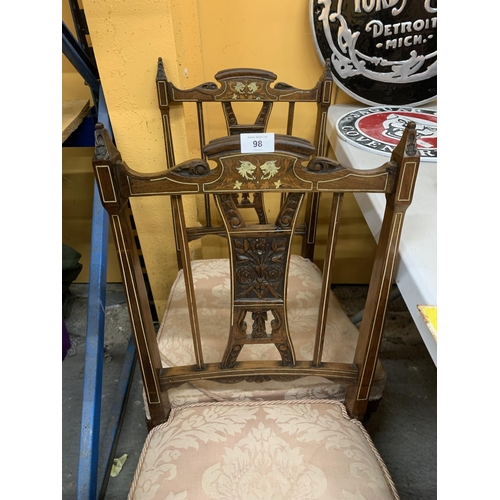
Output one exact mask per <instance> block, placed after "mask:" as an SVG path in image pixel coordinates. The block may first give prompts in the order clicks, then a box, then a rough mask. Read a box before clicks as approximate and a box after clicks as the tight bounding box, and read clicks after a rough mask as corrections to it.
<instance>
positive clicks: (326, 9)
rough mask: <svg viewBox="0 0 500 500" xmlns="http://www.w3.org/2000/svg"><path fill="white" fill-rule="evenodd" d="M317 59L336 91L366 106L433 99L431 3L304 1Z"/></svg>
mask: <svg viewBox="0 0 500 500" xmlns="http://www.w3.org/2000/svg"><path fill="white" fill-rule="evenodd" d="M309 17H310V21H311V29H312V32H313V36H314V42H315V45H316V50H317V52H318V56H319V57H320V59H321V60H322V61H323V63H324V62H325V60H326V59H330V61H331V69H332V73H333V77H334V79H335V81H336V83H337V85H338V86H339V87H340V88H341V89H342V90H344V91H345V92H346V93H347V94H349V95H350V96H351V97H354V98H355V99H356V100H358V101H360V102H364V103H366V104H370V105H383V104H386V105H390V106H405V105H406V106H418V105H421V104H425V103H428V102H431V101H433V100H435V99H436V96H437V0H336V1H333V0H310V8H309Z"/></svg>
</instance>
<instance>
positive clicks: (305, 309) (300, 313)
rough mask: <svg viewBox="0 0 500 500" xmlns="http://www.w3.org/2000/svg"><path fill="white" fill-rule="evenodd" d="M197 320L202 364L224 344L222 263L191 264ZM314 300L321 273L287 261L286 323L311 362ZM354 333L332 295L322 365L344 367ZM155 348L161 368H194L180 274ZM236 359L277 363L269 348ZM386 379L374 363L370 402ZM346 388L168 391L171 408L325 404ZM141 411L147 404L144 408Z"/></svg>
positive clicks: (296, 383) (307, 381)
mask: <svg viewBox="0 0 500 500" xmlns="http://www.w3.org/2000/svg"><path fill="white" fill-rule="evenodd" d="M191 265H192V266H191V267H192V273H193V283H194V287H195V294H196V303H197V309H198V318H199V321H200V323H201V324H202V325H203V337H202V349H203V352H204V357H205V361H206V362H207V363H215V362H217V361H219V360H220V359H221V358H222V354H223V352H224V349H225V347H226V342H227V338H226V336H225V335H223V334H222V335H221V332H227V331H229V323H230V313H231V297H230V284H231V276H230V267H229V260H228V259H207V260H198V261H193V262H192V263H191ZM320 295H321V271H320V270H319V269H318V268H317V266H316V265H315V264H313V263H312V262H311V261H310V260H309V259H305V258H303V257H300V256H298V255H291V258H290V270H289V275H288V321H289V324H290V336H291V338H292V342H293V345H294V346H295V350H296V356H297V359H299V360H300V359H302V360H307V359H311V357H312V353H313V350H314V338H315V332H316V326H317V322H318V304H319V300H320ZM358 333H359V332H358V329H357V328H356V326H354V325H353V324H352V323H351V321H350V320H349V318H348V317H347V315H346V314H345V313H344V312H343V310H342V307H341V306H340V304H339V302H338V301H337V299H336V298H335V296H334V295H333V293H331V296H330V301H329V309H328V319H327V325H326V337H325V346H324V350H323V360H324V361H325V362H341V363H350V362H351V360H352V359H353V357H354V351H355V349H356V343H357V340H358ZM158 348H159V350H160V355H161V361H162V365H163V366H164V367H173V366H185V365H192V364H194V363H195V355H194V351H193V341H192V336H191V328H190V322H189V308H188V306H187V298H186V288H185V285H184V274H183V272H182V271H180V272H179V274H178V276H177V279H176V280H175V282H174V284H173V286H172V290H171V292H170V297H169V300H168V302H167V307H166V311H165V314H164V316H163V320H162V322H161V325H160V329H159V332H158ZM238 359H239V360H240V361H252V360H265V359H276V360H278V359H280V356H279V354H278V351H277V350H276V348H275V347H274V345H273V344H255V345H247V346H245V347H244V348H243V349H242V351H241V354H240V356H239V358H238ZM384 383H385V373H384V369H383V367H382V364H381V363H380V362H379V363H378V366H377V370H376V372H375V378H374V380H373V385H372V389H371V392H370V399H371V400H376V399H379V398H381V397H382V392H383V389H384ZM346 390H347V383H345V382H342V381H341V382H332V381H329V380H327V379H324V378H322V377H316V376H309V377H305V378H300V379H297V380H293V381H284V382H282V381H277V380H270V381H267V382H260V383H255V382H246V381H244V380H241V381H239V382H238V383H237V384H227V383H220V382H217V381H213V380H203V381H196V382H189V383H186V384H183V385H182V386H180V387H175V388H172V389H170V390H169V399H170V404H171V405H172V406H173V407H175V406H179V405H183V404H186V403H198V402H209V401H231V400H280V399H302V398H318V399H323V398H328V399H339V400H344V399H345V394H346ZM146 407H147V406H146Z"/></svg>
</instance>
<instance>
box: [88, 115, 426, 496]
mask: <svg viewBox="0 0 500 500" xmlns="http://www.w3.org/2000/svg"><path fill="white" fill-rule="evenodd" d="M93 165H94V172H95V175H96V179H97V185H98V186H99V190H100V196H101V200H102V202H103V206H104V208H105V209H106V210H107V212H108V213H109V216H110V228H111V230H112V232H113V235H114V239H115V244H116V246H117V251H118V254H119V256H120V263H121V270H122V276H123V283H124V288H125V291H126V295H127V301H128V304H129V310H130V317H131V322H132V326H133V332H134V336H135V342H136V346H137V353H138V359H139V366H140V370H141V374H142V380H143V383H144V394H145V401H146V406H147V418H148V426H149V428H150V433H149V435H148V438H147V440H146V443H145V445H144V449H143V452H142V455H141V458H140V460H139V463H138V466H137V471H136V475H135V478H134V481H133V484H132V487H131V490H130V495H129V498H130V499H145V498H147V499H160V498H161V499H166V498H168V499H169V500H181V499H190V498H192V499H194V498H196V499H204V498H206V499H213V498H218V499H222V498H227V499H250V498H263V499H280V498H283V499H284V498H287V499H299V498H302V499H306V498H307V499H354V498H356V499H366V500H368V499H370V500H371V499H386V498H391V499H397V498H398V495H397V492H396V490H395V487H394V484H393V482H392V480H391V478H390V474H389V472H388V471H387V468H386V467H385V465H384V463H383V459H382V458H381V457H380V455H379V453H378V452H377V450H376V449H375V447H374V445H373V443H372V441H371V439H370V437H369V435H368V434H367V432H366V431H365V429H364V427H363V424H362V421H363V418H364V416H365V414H366V411H367V408H368V404H369V401H370V398H373V397H378V392H379V391H380V390H381V388H382V386H378V385H377V384H379V382H380V380H382V379H383V374H382V375H381V373H380V365H379V363H378V353H379V348H380V342H381V339H382V333H383V326H384V321H385V314H386V309H387V303H388V298H389V293H390V289H391V286H392V284H393V278H394V269H395V264H396V258H397V250H398V244H399V238H400V234H401V230H402V227H403V221H404V214H405V212H406V210H407V208H408V206H409V205H410V203H411V200H412V196H413V190H414V186H415V180H416V175H417V171H418V166H419V155H418V151H417V149H416V132H415V124H414V123H410V124H409V125H408V126H407V128H406V130H405V133H404V135H403V137H402V139H401V141H400V143H399V145H398V146H397V147H396V149H395V150H394V152H393V154H392V156H391V158H390V160H389V161H387V162H385V163H383V164H381V166H380V167H379V168H377V169H374V170H353V169H350V168H347V167H344V166H342V165H340V164H338V163H337V162H335V161H333V160H331V159H329V158H327V157H325V156H322V155H318V154H317V150H316V148H315V146H313V145H312V144H311V143H310V142H309V141H307V140H305V139H301V138H298V137H294V136H292V135H289V134H283V135H281V134H275V136H274V151H273V152H248V153H242V152H241V138H240V136H239V135H238V134H233V135H228V136H226V137H221V138H218V139H214V140H212V141H209V142H208V143H207V144H205V145H204V146H203V154H202V155H201V157H200V158H199V159H192V160H188V161H185V162H181V163H178V164H173V165H172V166H170V167H169V168H168V169H166V170H165V171H163V172H156V173H154V174H147V173H140V172H138V171H135V170H133V169H131V168H130V167H129V166H128V165H127V163H126V161H124V159H122V157H121V154H120V152H119V151H118V150H117V149H116V147H115V146H114V145H113V143H112V141H111V140H110V137H109V135H108V133H107V131H106V130H105V129H104V127H103V126H102V125H101V124H98V125H97V127H96V152H95V157H94V161H93ZM353 191H358V192H360V191H366V192H379V193H383V194H385V197H386V202H387V205H386V210H385V215H384V221H383V225H382V229H381V233H380V236H379V240H378V244H377V252H376V257H375V262H374V265H373V270H372V274H371V279H370V284H369V289H368V295H367V299H366V305H365V308H364V314H363V319H362V322H361V325H360V328H359V330H358V329H357V328H356V327H355V326H354V325H353V324H352V323H351V322H350V321H349V318H347V317H346V316H345V314H344V313H343V311H342V308H341V306H340V304H339V303H338V301H337V300H336V298H335V296H334V295H333V294H332V292H331V287H330V284H331V273H332V269H333V266H334V262H335V246H336V242H337V239H338V226H339V220H340V216H341V207H342V200H343V197H344V195H345V193H351V192H353ZM200 194H201V195H205V196H207V197H210V202H212V201H213V203H214V207H215V209H216V213H217V221H218V222H219V221H220V224H216V225H212V226H210V227H211V228H212V229H210V230H209V231H207V230H206V229H205V228H204V227H202V229H201V231H199V232H198V233H196V235H195V230H194V229H192V228H190V227H188V225H187V224H186V217H185V211H184V205H185V204H186V203H187V202H188V200H189V199H190V198H192V197H196V196H199V195H200ZM275 194H278V195H279V196H280V197H281V203H280V205H279V209H278V211H277V213H276V214H275V215H274V216H273V217H272V218H270V217H269V219H270V220H267V219H266V220H259V217H258V215H256V212H255V210H254V205H253V200H254V199H255V197H257V198H259V197H262V199H263V198H264V197H265V196H267V195H275ZM319 194H321V196H327V197H328V198H329V199H330V200H331V213H330V217H329V221H330V222H329V227H328V235H327V243H326V251H325V259H324V264H323V266H322V269H321V270H320V269H319V268H318V267H317V266H316V265H314V264H313V263H312V261H311V259H310V258H308V257H307V255H304V254H302V255H298V254H296V253H295V252H293V251H292V248H294V247H293V240H294V239H295V238H300V237H303V235H304V234H305V233H306V230H304V231H302V230H298V221H299V214H300V213H301V208H303V205H304V204H305V205H306V208H307V202H306V200H307V199H308V198H311V197H312V195H319ZM143 196H162V197H168V198H170V200H171V207H172V217H173V224H172V225H171V226H170V227H169V228H168V229H167V230H168V231H173V232H174V233H175V241H176V243H177V246H178V248H177V250H178V261H179V267H180V270H179V274H178V276H177V278H176V280H175V282H174V284H173V286H172V288H171V291H170V296H169V298H168V302H167V305H166V308H165V314H164V316H163V318H162V320H161V323H160V328H159V331H158V332H156V330H155V326H154V323H153V320H152V317H151V310H150V304H149V299H148V297H147V293H146V285H145V282H144V275H143V272H142V266H141V262H140V259H139V255H138V253H137V249H136V247H135V245H134V230H133V228H132V226H131V222H130V221H131V217H130V215H131V210H132V208H131V207H132V205H133V206H134V208H135V207H140V204H131V203H130V200H131V199H132V198H140V197H143ZM245 200H249V203H250V205H251V206H250V208H252V210H250V211H248V210H246V207H247V206H246V205H245ZM256 205H258V203H257V204H256ZM306 221H307V218H306ZM307 223H308V222H306V224H307ZM301 231H302V232H301ZM201 233H203V234H201ZM207 234H210V235H211V236H214V235H215V236H217V237H219V238H221V239H222V241H223V242H224V243H225V245H226V246H227V255H228V257H227V258H220V259H219V258H217V259H207V260H199V259H196V260H193V259H192V251H191V248H190V242H192V241H194V240H195V239H200V238H202V237H203V236H204V235H207ZM194 235H195V236H194ZM382 385H383V383H382Z"/></svg>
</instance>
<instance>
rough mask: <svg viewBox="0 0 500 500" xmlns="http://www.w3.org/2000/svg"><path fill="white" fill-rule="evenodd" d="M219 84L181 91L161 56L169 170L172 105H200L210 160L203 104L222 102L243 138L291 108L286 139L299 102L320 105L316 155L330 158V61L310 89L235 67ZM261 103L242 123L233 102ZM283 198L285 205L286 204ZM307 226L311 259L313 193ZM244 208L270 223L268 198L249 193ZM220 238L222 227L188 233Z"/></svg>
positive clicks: (232, 128)
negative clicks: (276, 109)
mask: <svg viewBox="0 0 500 500" xmlns="http://www.w3.org/2000/svg"><path fill="white" fill-rule="evenodd" d="M215 79H216V80H217V82H218V84H216V83H214V82H207V83H203V84H201V85H198V86H196V87H193V88H191V89H179V88H177V87H176V86H175V85H173V84H172V83H171V82H169V81H168V79H167V76H166V74H165V70H164V67H163V62H162V59H161V57H160V58H159V59H158V71H157V76H156V87H157V92H158V104H159V107H160V111H161V115H162V123H163V133H164V139H165V151H166V158H167V168H172V167H173V166H174V165H175V163H176V160H175V147H174V141H173V138H172V130H171V127H170V110H171V108H172V107H173V106H176V105H182V104H184V103H195V104H196V109H197V120H198V134H199V144H200V158H203V159H206V156H205V154H206V153H205V145H206V136H207V133H206V127H205V115H204V105H206V104H207V103H210V102H216V103H220V104H221V107H222V111H223V114H224V118H225V122H226V127H227V134H228V135H238V134H241V133H252V132H259V133H260V132H266V131H268V123H269V119H270V116H271V112H272V109H273V105H274V104H275V103H288V113H287V118H286V134H287V135H292V134H293V125H294V117H295V105H296V104H297V103H307V102H309V103H316V106H317V112H316V126H315V131H314V133H315V136H314V147H315V154H316V155H317V156H326V151H327V144H328V142H327V138H326V123H327V113H328V107H329V106H330V101H331V95H332V90H333V75H332V72H331V69H330V61H329V60H327V61H326V64H325V71H324V74H323V75H322V77H321V78H320V79H319V81H318V83H317V84H316V85H315V86H314V87H313V88H311V89H299V88H296V87H293V86H291V85H289V84H287V83H283V82H278V83H274V82H275V81H276V79H277V76H276V75H275V74H274V73H272V72H270V71H266V70H262V69H254V68H234V69H226V70H223V71H219V72H218V73H217V74H216V75H215ZM244 102H246V103H259V104H261V107H260V110H259V112H258V113H257V115H256V118H255V121H254V122H253V123H239V122H238V118H237V115H236V113H235V110H234V107H233V104H234V103H244ZM283 201H284V199H283V198H282V200H281V202H282V203H283ZM306 203H307V214H306V225H305V226H301V227H300V228H297V229H296V232H297V234H300V235H302V236H304V240H303V250H302V251H303V254H304V255H305V256H307V257H309V258H311V259H312V257H313V252H314V243H315V239H316V223H317V215H318V209H319V195H318V194H313V195H312V196H311V197H308V199H307V202H306ZM236 204H237V206H239V207H240V208H243V207H250V208H254V209H255V211H256V213H257V216H258V217H259V221H260V222H261V223H265V222H266V211H265V209H264V199H263V197H262V195H260V194H257V195H254V196H253V197H250V196H249V195H248V193H247V194H245V195H244V196H243V197H241V202H240V201H236ZM205 220H206V227H207V228H211V227H212V216H211V209H210V202H209V198H208V196H206V197H205ZM210 232H212V233H214V234H217V233H218V232H219V228H215V229H214V230H212V231H211V230H210V229H208V230H207V229H203V228H199V229H197V230H196V231H192V232H191V233H190V234H189V238H190V239H195V238H197V237H200V236H202V235H205V234H207V233H210Z"/></svg>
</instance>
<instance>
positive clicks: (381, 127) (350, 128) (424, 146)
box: [336, 106, 437, 162]
mask: <svg viewBox="0 0 500 500" xmlns="http://www.w3.org/2000/svg"><path fill="white" fill-rule="evenodd" d="M409 121H413V122H415V124H416V132H417V148H418V150H419V152H420V161H434V162H435V161H437V112H436V111H435V110H432V109H418V108H400V107H390V106H382V107H373V108H363V109H358V110H356V111H351V112H350V113H347V114H345V115H344V116H342V117H340V118H339V119H338V121H337V125H336V127H337V134H338V136H339V137H340V139H342V140H344V141H346V142H348V143H349V144H352V145H353V146H355V147H357V148H360V149H364V150H366V151H370V152H372V153H377V154H381V155H385V156H390V155H391V153H392V151H393V150H394V148H395V147H396V145H397V144H398V142H399V140H400V139H401V136H402V135H403V132H404V130H405V128H406V125H407V124H408V122H409Z"/></svg>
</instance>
